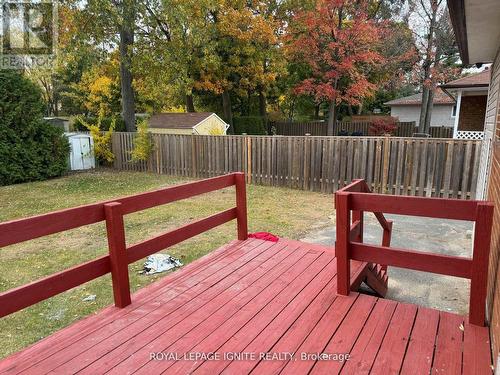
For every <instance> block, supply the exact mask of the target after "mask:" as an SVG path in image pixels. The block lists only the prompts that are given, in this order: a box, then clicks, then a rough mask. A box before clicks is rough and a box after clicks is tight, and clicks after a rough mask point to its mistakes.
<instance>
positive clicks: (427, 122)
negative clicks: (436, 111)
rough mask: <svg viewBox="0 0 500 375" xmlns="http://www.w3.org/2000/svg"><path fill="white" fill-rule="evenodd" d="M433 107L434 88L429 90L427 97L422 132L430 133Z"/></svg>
mask: <svg viewBox="0 0 500 375" xmlns="http://www.w3.org/2000/svg"><path fill="white" fill-rule="evenodd" d="M433 108H434V90H429V97H428V99H427V110H426V111H425V122H424V133H427V134H429V133H430V127H431V119H432V109H433Z"/></svg>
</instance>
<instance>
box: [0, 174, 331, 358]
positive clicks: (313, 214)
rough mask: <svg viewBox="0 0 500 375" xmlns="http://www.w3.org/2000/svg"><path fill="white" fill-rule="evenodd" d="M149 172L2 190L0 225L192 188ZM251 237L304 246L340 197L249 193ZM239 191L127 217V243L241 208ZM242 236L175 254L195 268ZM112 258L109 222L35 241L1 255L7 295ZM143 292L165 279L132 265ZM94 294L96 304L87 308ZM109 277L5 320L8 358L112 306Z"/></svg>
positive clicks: (193, 243)
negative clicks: (263, 235) (266, 235)
mask: <svg viewBox="0 0 500 375" xmlns="http://www.w3.org/2000/svg"><path fill="white" fill-rule="evenodd" d="M186 181H188V180H187V179H181V178H177V177H171V176H161V175H156V174H149V173H134V172H113V171H107V170H100V171H98V172H91V173H82V174H75V175H71V176H67V177H63V178H59V179H55V180H50V181H44V182H34V183H27V184H21V185H12V186H6V187H0V202H1V203H0V221H5V220H11V219H15V218H21V217H26V216H31V215H35V214H40V213H45V212H48V211H52V210H57V209H61V208H66V207H73V206H77V205H81V204H85V203H91V202H96V201H101V200H108V199H110V198H113V197H119V196H123V195H129V194H133V193H137V192H143V191H147V190H151V189H156V188H159V187H164V186H168V185H174V184H178V183H181V182H186ZM247 195H248V215H249V231H250V232H256V231H268V232H272V233H275V234H277V235H279V236H282V237H287V238H293V239H298V238H300V237H301V236H302V235H303V234H304V233H306V232H307V231H308V230H310V229H311V228H312V227H313V226H314V225H318V223H325V225H326V223H327V221H328V216H329V215H331V214H332V213H333V202H332V196H330V195H324V194H319V193H310V192H304V191H299V190H290V189H282V188H275V187H262V186H254V185H252V186H248V187H247ZM234 201H235V197H234V189H233V188H231V189H225V190H221V191H217V192H213V193H209V194H205V195H202V196H199V197H195V198H191V199H188V200H185V201H180V202H176V203H173V204H169V205H164V206H161V207H157V208H153V209H149V210H146V211H142V212H138V213H135V214H131V215H128V216H126V218H125V227H126V235H127V243H128V244H132V243H135V242H138V241H140V240H142V239H146V238H148V237H151V236H153V235H154V234H159V233H162V232H164V231H166V230H168V229H170V228H175V227H177V226H179V225H180V224H182V223H187V222H189V221H191V220H194V219H196V218H202V217H205V216H208V215H210V214H212V213H215V212H217V211H221V210H223V209H226V208H229V207H232V206H234ZM235 237H236V222H235V221H233V222H230V223H227V224H225V225H223V226H221V227H218V228H216V229H213V230H211V231H209V232H207V233H204V234H202V235H200V236H198V237H195V238H194V239H191V240H188V241H185V242H183V243H181V244H179V245H177V246H175V247H172V248H170V249H168V252H169V253H170V254H172V255H174V256H176V257H178V258H180V259H181V260H182V261H183V262H184V263H185V264H186V263H189V262H191V261H193V260H195V259H197V258H199V257H201V256H203V255H205V254H207V253H208V252H210V251H211V250H213V249H215V248H217V247H219V246H220V245H222V244H224V243H226V242H228V241H230V240H232V239H234V238H235ZM106 253H107V243H106V237H105V226H104V224H103V223H99V224H94V225H90V226H87V227H83V228H78V229H74V230H71V231H67V232H63V233H58V234H55V235H51V236H47V237H43V238H39V239H36V240H33V241H27V242H24V243H21V244H18V245H15V246H8V247H5V248H2V249H0V291H5V290H8V289H11V288H13V287H16V286H19V285H23V284H26V283H28V282H30V281H34V280H37V279H38V278H40V277H43V276H45V275H50V274H52V273H55V272H57V271H61V270H64V269H67V268H69V267H70V266H72V265H76V264H79V263H82V262H84V261H87V260H91V259H94V258H96V257H97V256H100V255H103V254H106ZM129 269H130V281H131V287H132V289H133V290H137V289H139V288H141V287H143V286H145V285H147V284H149V283H151V282H153V281H155V280H157V279H158V278H159V277H162V276H163V274H160V275H156V276H145V275H140V274H139V271H140V270H141V269H142V262H138V263H136V264H132V265H131V266H130V268H129ZM90 294H95V295H97V298H96V299H95V301H93V302H84V301H82V299H83V298H85V297H86V296H88V295H90ZM112 300H113V299H112V288H111V280H110V277H109V276H106V277H101V278H99V279H97V280H94V281H92V282H89V283H87V284H85V285H82V286H80V287H77V288H74V289H73V290H70V291H68V292H66V293H63V294H60V295H58V296H56V297H54V298H51V299H49V300H46V301H44V302H41V303H38V304H37V305H34V306H31V307H29V308H27V309H25V310H23V311H20V312H17V313H15V314H12V315H10V316H8V317H5V318H3V319H1V320H0V342H1V343H2V345H1V347H0V358H3V357H5V356H7V355H9V354H10V353H13V352H15V351H18V350H20V349H22V348H24V347H26V346H27V345H29V344H31V343H33V342H35V341H37V340H40V339H41V338H43V337H46V336H47V335H50V334H51V333H53V332H55V331H57V330H59V329H61V328H62V327H65V326H67V325H69V324H70V323H72V322H74V321H76V320H78V319H80V318H82V317H84V316H86V315H90V314H93V313H95V312H97V311H98V310H100V309H101V308H103V307H104V306H106V305H109V304H111V303H112V302H113V301H112Z"/></svg>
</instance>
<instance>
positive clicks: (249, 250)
mask: <svg viewBox="0 0 500 375" xmlns="http://www.w3.org/2000/svg"><path fill="white" fill-rule="evenodd" d="M336 268H337V267H336V261H335V254H334V253H333V252H332V250H331V249H329V248H325V247H321V246H318V245H311V244H306V243H301V242H298V241H287V240H280V241H279V242H277V243H273V242H267V241H262V240H257V239H248V240H246V241H234V242H232V243H230V244H228V245H226V246H224V247H223V248H220V249H218V250H216V251H214V252H212V253H210V254H209V255H207V256H206V257H204V258H201V259H200V260H198V261H196V262H194V263H192V264H190V265H188V266H186V267H185V268H183V269H181V270H179V271H177V272H175V273H172V274H170V275H168V276H167V277H165V278H163V279H161V280H160V281H158V282H156V283H155V284H152V285H150V286H149V287H147V288H144V289H142V290H140V291H139V292H138V293H136V294H135V295H133V296H132V304H130V305H128V306H127V307H125V308H122V309H120V308H117V307H109V308H107V309H105V310H104V311H102V312H101V313H99V314H98V315H94V316H91V317H89V318H87V319H84V320H82V321H80V322H77V323H76V324H74V325H72V326H70V327H68V328H66V329H64V330H62V331H60V332H58V333H56V334H55V335H53V336H50V337H48V338H46V339H45V340H42V341H41V342H39V343H37V344H35V345H34V346H32V347H30V348H28V349H26V350H24V351H21V352H19V353H17V354H15V355H13V356H11V357H9V358H7V359H5V360H4V361H2V362H0V372H1V373H7V374H21V373H22V374H45V373H49V372H50V373H54V374H68V373H81V374H101V373H105V372H109V373H113V374H125V373H142V374H159V373H166V374H185V373H192V372H194V373H200V374H206V373H210V374H215V373H226V374H242V373H250V372H252V373H256V374H271V373H278V372H280V371H281V373H283V374H307V373H312V374H320V373H324V374H334V373H339V372H341V373H343V374H344V373H345V374H361V373H369V372H371V373H374V374H389V373H398V372H401V373H406V374H423V373H429V372H430V370H431V369H432V371H433V373H439V374H452V373H453V374H455V373H464V374H487V373H491V369H490V363H491V361H490V351H489V350H490V349H489V334H488V328H486V327H479V326H474V325H469V324H468V323H467V319H465V318H464V317H462V316H459V315H455V314H450V313H444V312H439V311H436V310H431V309H426V308H419V307H417V306H414V305H410V304H405V303H397V302H394V301H390V300H385V299H381V298H377V297H373V296H368V295H363V294H358V293H350V295H349V296H340V295H337V293H336V287H337V286H336V283H337V278H336ZM365 268H366V264H365V263H361V262H357V261H353V262H352V265H351V272H353V277H356V276H357V275H359V274H360V273H361V270H363V269H365ZM155 353H161V354H155ZM208 353H213V354H212V358H204V357H202V358H196V356H205V357H207V356H208ZM289 353H295V354H294V357H293V358H290V354H289ZM317 353H325V354H330V355H331V357H330V358H329V359H321V360H319V359H318V358H316V357H315V355H316V354H317ZM345 354H349V359H348V360H344V361H341V360H340V359H341V357H340V355H345ZM237 355H239V356H240V358H232V357H231V356H233V357H234V356H237ZM264 355H266V356H267V357H265V358H263V356H264ZM335 355H339V356H337V357H335ZM152 356H156V360H155V359H151V357H152ZM303 356H308V357H307V359H306V360H304V358H306V357H303ZM278 357H279V358H278Z"/></svg>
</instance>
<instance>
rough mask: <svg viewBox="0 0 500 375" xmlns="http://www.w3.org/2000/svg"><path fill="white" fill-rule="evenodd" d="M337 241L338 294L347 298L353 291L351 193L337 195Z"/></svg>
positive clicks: (338, 193)
mask: <svg viewBox="0 0 500 375" xmlns="http://www.w3.org/2000/svg"><path fill="white" fill-rule="evenodd" d="M335 203H336V204H335V207H336V222H337V224H336V226H337V241H336V243H335V256H336V257H337V293H338V294H341V295H344V296H347V295H349V290H350V289H351V267H350V259H349V235H350V229H351V217H350V216H351V213H350V210H349V193H346V192H337V193H336V194H335Z"/></svg>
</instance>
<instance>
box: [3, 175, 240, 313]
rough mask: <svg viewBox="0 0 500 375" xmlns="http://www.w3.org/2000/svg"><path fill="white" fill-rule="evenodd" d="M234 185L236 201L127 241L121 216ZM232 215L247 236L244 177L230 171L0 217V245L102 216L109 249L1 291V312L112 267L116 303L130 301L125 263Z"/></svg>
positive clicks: (73, 227)
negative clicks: (29, 213) (74, 204)
mask: <svg viewBox="0 0 500 375" xmlns="http://www.w3.org/2000/svg"><path fill="white" fill-rule="evenodd" d="M230 186H235V187H236V206H235V207H233V208H230V209H228V210H225V211H222V212H219V213H217V214H214V215H212V216H209V217H206V218H203V219H201V220H196V221H194V222H191V223H188V224H186V225H184V226H182V227H180V228H176V229H174V230H170V231H168V232H165V233H163V234H160V235H157V236H155V237H153V238H149V239H147V240H144V241H142V242H139V243H136V244H133V245H131V246H128V247H127V246H126V242H125V229H124V221H123V216H124V215H127V214H131V213H134V212H138V211H142V210H145V209H148V208H152V207H156V206H160V205H164V204H167V203H172V202H175V201H179V200H182V199H186V198H190V197H193V196H196V195H200V194H204V193H209V192H212V191H215V190H219V189H223V188H226V187H230ZM234 219H236V220H237V228H238V239H239V240H245V239H246V238H247V232H248V230H247V209H246V188H245V178H244V175H243V174H242V173H232V174H228V175H224V176H219V177H214V178H209V179H206V180H201V181H195V182H190V183H186V184H182V185H177V186H173V187H167V188H163V189H159V190H155V191H151V192H146V193H142V194H137V195H132V196H127V197H122V198H118V199H113V200H110V201H106V202H101V203H95V204H90V205H85V206H80V207H75V208H69V209H65V210H61V211H56V212H51V213H47V214H43V215H38V216H34V217H30V218H25V219H19V220H12V221H8V222H4V223H0V247H5V246H8V245H13V244H16V243H20V242H24V241H27V240H31V239H35V238H39V237H42V236H47V235H50V234H54V233H58V232H62V231H66V230H70V229H75V228H78V227H81V226H84V225H89V224H94V223H98V222H102V221H105V222H106V230H107V238H108V248H109V255H105V256H101V257H99V258H97V259H93V260H91V261H88V262H86V263H83V264H79V265H76V266H74V267H71V268H70V269H67V270H64V271H61V272H58V273H56V274H53V275H49V276H47V277H45V278H42V279H39V280H37V281H34V282H32V283H29V284H26V285H22V286H19V287H17V288H14V289H11V290H8V291H5V292H2V293H0V317H3V316H6V315H9V314H11V313H13V312H16V311H19V310H21V309H23V308H26V307H28V306H31V305H33V304H35V303H38V302H40V301H43V300H45V299H47V298H50V297H53V296H55V295H57V294H59V293H62V292H64V291H66V290H69V289H72V288H74V287H76V286H78V285H81V284H83V283H86V282H88V281H91V280H94V279H96V278H98V277H100V276H103V275H105V274H107V273H109V272H111V276H112V282H113V295H114V299H115V305H116V306H118V307H124V306H127V305H128V304H130V302H131V300H130V286H129V280H128V265H129V264H130V263H133V262H135V261H137V260H139V259H142V258H144V257H146V256H148V255H151V254H154V253H156V252H158V251H160V250H163V249H165V248H167V247H170V246H173V245H175V244H177V243H180V242H182V241H184V240H187V239H189V238H191V237H194V236H196V235H198V234H201V233H203V232H205V231H207V230H209V229H212V228H215V227H217V226H219V225H222V224H224V223H227V222H229V221H231V220H234Z"/></svg>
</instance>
